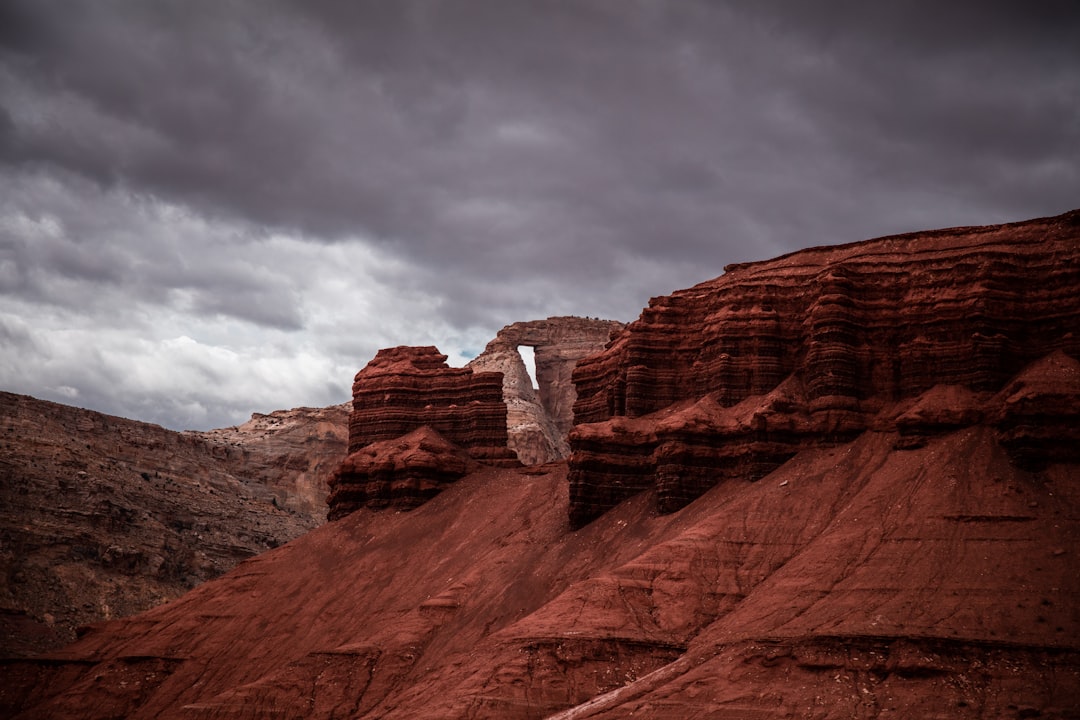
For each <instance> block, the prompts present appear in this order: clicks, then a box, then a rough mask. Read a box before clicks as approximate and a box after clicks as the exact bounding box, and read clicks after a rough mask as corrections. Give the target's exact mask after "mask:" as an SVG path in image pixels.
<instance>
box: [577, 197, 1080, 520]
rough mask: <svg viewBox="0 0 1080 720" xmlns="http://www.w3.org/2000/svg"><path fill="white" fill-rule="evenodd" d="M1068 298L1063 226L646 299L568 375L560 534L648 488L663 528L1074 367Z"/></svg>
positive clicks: (850, 254)
mask: <svg viewBox="0 0 1080 720" xmlns="http://www.w3.org/2000/svg"><path fill="white" fill-rule="evenodd" d="M1077 287H1080V212H1072V213H1068V214H1065V215H1062V216H1059V217H1054V218H1046V219H1040V220H1033V221H1029V222H1024V223H1014V224H1011V225H999V226H991V227H982V228H959V229H953V230H943V231H936V232H926V233H915V234H909V235H901V236H895V237H888V238H882V239H878V240H869V241H865V242H860V243H854V244H850V245H842V246H835V247H824V248H813V249H810V250H805V251H802V252H798V253H793V254H790V255H786V256H784V257H781V258H778V259H776V260H772V261H768V262H761V263H751V264H746V265H738V266H732V267H729V268H728V269H727V273H726V274H725V275H723V276H721V277H720V278H717V279H716V280H712V281H709V282H706V283H702V284H701V285H698V286H696V287H693V288H690V289H689V290H683V291H680V292H677V293H675V294H673V295H671V296H669V297H665V298H654V299H653V300H652V301H650V304H649V307H648V308H647V309H646V310H645V311H644V312H643V313H642V315H641V317H640V319H639V320H638V321H637V322H635V323H633V324H631V325H630V326H628V328H627V329H626V330H625V331H624V332H623V333H622V335H621V336H619V337H618V338H617V339H616V340H615V341H614V342H613V343H612V345H611V346H610V347H609V349H608V350H606V351H605V352H604V353H603V354H601V355H598V356H594V357H592V358H589V359H586V360H584V361H582V362H581V363H580V364H579V365H578V370H577V371H576V372H575V376H574V377H575V382H576V384H577V388H578V402H577V404H576V405H575V413H576V420H577V422H578V423H579V424H578V426H577V428H576V429H575V430H574V432H573V433H572V434H571V436H570V441H571V446H572V448H573V455H572V457H571V461H570V483H571V518H572V521H573V522H574V523H575V524H576V525H580V524H582V523H584V522H588V521H589V520H590V519H592V518H594V517H596V516H597V515H598V514H599V513H601V512H603V511H604V510H606V509H607V508H610V507H611V506H612V505H613V504H614V503H617V502H619V501H620V500H622V499H625V498H626V497H628V496H629V495H631V494H633V493H635V492H638V491H639V490H641V489H642V488H644V487H649V486H652V485H653V484H655V485H656V486H657V487H658V491H659V504H660V509H661V511H662V512H670V511H672V510H675V509H678V508H679V507H682V506H683V505H684V504H685V503H686V502H688V501H689V500H691V499H693V498H694V497H697V496H698V495H700V494H701V493H702V492H703V491H704V490H706V489H707V488H709V487H711V486H712V485H714V484H716V483H717V482H720V481H722V480H724V479H725V478H747V479H756V478H758V477H760V476H762V475H763V474H765V473H767V472H769V471H771V470H772V469H773V468H775V467H777V466H779V465H780V464H781V463H782V462H784V461H785V460H786V459H787V458H788V457H791V456H792V455H794V454H795V453H796V452H798V451H799V450H800V449H803V448H807V447H811V446H815V445H819V444H822V443H825V444H829V443H836V442H841V441H844V440H848V439H851V438H853V437H855V436H857V435H858V434H859V433H861V432H863V431H865V430H866V429H867V428H869V427H871V426H872V425H874V423H875V422H877V421H879V420H880V418H879V417H878V416H879V414H880V413H882V411H883V410H886V409H887V408H890V407H891V405H893V404H895V403H897V402H899V401H903V400H905V399H910V398H915V397H917V396H919V395H921V394H922V393H924V392H926V391H928V390H930V389H931V388H933V387H934V386H936V385H947V386H950V387H953V388H957V390H955V391H954V392H953V396H955V395H956V393H991V394H992V393H994V392H996V391H998V390H1000V389H1001V388H1002V386H1003V385H1004V383H1005V382H1006V381H1007V380H1008V379H1009V378H1010V377H1012V376H1014V375H1015V374H1016V373H1017V372H1018V371H1019V370H1020V369H1021V368H1023V367H1024V366H1025V365H1027V364H1028V363H1031V362H1033V361H1035V360H1037V359H1039V358H1041V357H1043V356H1044V355H1046V354H1048V353H1051V352H1054V351H1056V350H1060V351H1064V352H1067V353H1069V354H1070V355H1072V356H1073V357H1077V356H1080V297H1078V295H1077V292H1076V289H1077ZM953 396H949V397H950V398H953ZM927 402H930V400H927ZM1060 402H1067V400H1066V399H1061V400H1060ZM1036 405H1038V406H1039V407H1042V406H1043V403H1042V402H1041V401H1039V402H1036ZM1019 407H1020V406H1018V408H1019ZM970 410H971V411H970V412H962V411H959V412H956V413H953V414H952V415H950V416H949V417H939V420H940V422H937V421H935V422H936V424H937V425H938V426H939V429H944V428H955V427H959V426H961V425H963V424H970V423H971V422H974V421H975V420H976V419H977V418H978V417H981V415H980V412H979V410H978V408H975V407H972V408H970ZM1018 412H1021V413H1022V412H1023V411H1022V410H1018ZM939 416H940V413H939ZM919 418H920V416H919V415H918V412H917V411H916V414H914V415H908V416H905V417H903V418H901V419H899V424H900V426H901V427H902V428H905V430H904V432H905V434H906V435H907V436H912V435H913V434H914V428H916V427H921V428H923V429H931V426H933V425H934V424H935V422H922V421H920V419H919ZM634 419H641V421H640V422H632V421H633V420H634ZM920 423H921V424H920ZM1002 423H1003V427H1005V426H1009V427H1012V424H1015V425H1016V426H1017V427H1032V422H1027V421H1023V420H1021V419H1019V417H1016V418H1014V419H1013V420H1006V419H1003V420H1002ZM1068 423H1069V421H1065V422H1064V425H1063V426H1062V427H1060V428H1058V429H1057V430H1046V431H1045V432H1047V433H1049V434H1051V435H1053V436H1054V438H1058V437H1061V433H1062V432H1065V433H1066V434H1067V432H1068V431H1066V430H1065V429H1064V426H1067V425H1068ZM1035 424H1036V425H1038V423H1037V422H1036V423H1035ZM1016 432H1018V433H1020V434H1024V433H1025V432H1027V431H1022V430H1016ZM1040 432H1043V431H1040ZM1055 433H1056V434H1055ZM1026 437H1028V438H1029V439H1028V440H1027V441H1024V442H1027V443H1028V445H1029V446H1030V445H1031V444H1032V443H1035V445H1034V446H1038V445H1039V444H1050V445H1054V446H1055V447H1064V446H1065V445H1068V444H1069V443H1068V442H1065V441H1059V440H1057V439H1052V438H1051V439H1047V440H1046V441H1045V442H1044V441H1042V440H1039V441H1037V442H1036V441H1035V439H1034V435H1033V434H1032V433H1031V432H1027V435H1026ZM1068 437H1071V436H1068ZM902 442H912V443H913V444H918V442H919V441H918V440H917V439H909V440H906V441H902ZM1024 442H1021V441H1020V440H1017V441H1016V442H1014V443H1013V444H1014V445H1015V446H1016V447H1019V446H1020V445H1023V444H1024Z"/></svg>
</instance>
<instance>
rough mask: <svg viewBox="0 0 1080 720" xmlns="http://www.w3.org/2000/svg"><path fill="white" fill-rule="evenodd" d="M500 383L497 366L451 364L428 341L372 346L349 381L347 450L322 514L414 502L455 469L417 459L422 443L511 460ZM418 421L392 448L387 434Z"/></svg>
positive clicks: (393, 436)
mask: <svg viewBox="0 0 1080 720" xmlns="http://www.w3.org/2000/svg"><path fill="white" fill-rule="evenodd" d="M502 388H503V378H502V374H501V373H497V372H474V371H473V370H472V368H452V367H450V366H448V365H447V364H446V356H445V355H443V354H442V353H440V352H439V351H438V349H436V348H435V347H433V346H426V347H405V346H402V347H395V348H388V349H384V350H380V351H379V352H378V353H377V354H376V355H375V358H374V359H372V361H371V362H370V363H368V364H367V366H366V367H364V368H363V369H362V370H360V372H358V373H357V374H356V377H355V379H354V381H353V410H352V413H351V414H350V415H349V455H348V457H347V458H346V459H345V461H344V463H342V465H341V466H340V468H339V469H338V471H337V472H336V473H335V474H334V476H333V477H332V478H331V480H330V490H331V491H330V496H329V497H328V499H327V503H328V504H329V505H330V511H329V514H328V517H330V518H331V519H337V518H341V517H343V516H345V515H347V514H348V513H350V512H352V511H354V510H355V509H356V508H357V507H360V506H367V507H372V508H380V507H387V506H392V507H397V508H409V507H415V506H416V505H418V504H420V503H422V502H424V501H425V500H427V499H429V498H430V497H431V496H432V495H433V494H434V493H435V492H437V491H438V489H441V488H442V487H443V486H444V485H445V484H446V483H447V482H449V481H451V479H452V478H454V477H456V476H458V475H460V474H461V473H460V472H457V471H456V470H453V471H449V470H448V471H446V472H444V471H443V469H441V468H440V467H438V463H437V462H435V461H434V460H431V458H428V459H425V460H423V461H420V460H419V459H418V458H419V455H418V453H419V452H420V451H421V450H423V451H424V452H428V450H427V449H425V448H434V447H435V446H436V445H438V449H437V450H435V455H434V456H432V457H440V456H442V457H445V458H446V459H447V460H448V462H450V461H451V460H453V458H456V457H457V454H458V452H460V453H462V454H464V455H465V457H467V458H470V459H472V460H479V461H483V462H486V463H489V464H495V465H517V464H518V461H517V458H516V456H515V455H514V452H513V451H512V450H510V448H509V447H507V435H506V405H505V404H504V403H503V399H502ZM420 428H426V429H427V430H428V431H430V432H428V433H427V434H425V435H423V436H420V435H413V436H410V437H409V438H408V439H406V440H400V442H403V443H404V447H405V450H404V451H402V452H397V451H396V450H395V445H394V443H395V442H399V439H401V438H403V436H408V435H409V434H410V433H413V432H414V431H416V430H418V429H420ZM369 446H378V447H376V448H375V449H373V450H370V451H369V450H367V448H369ZM414 446H415V447H414ZM447 448H454V449H453V450H449V449H447ZM428 460H431V461H430V462H429V461H428ZM453 462H456V460H453ZM454 467H455V468H456V467H457V466H456V465H454ZM462 472H463V470H462Z"/></svg>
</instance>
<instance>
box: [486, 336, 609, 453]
mask: <svg viewBox="0 0 1080 720" xmlns="http://www.w3.org/2000/svg"><path fill="white" fill-rule="evenodd" d="M622 327H623V324H622V323H620V322H616V321H614V320H594V319H592V318H582V317H551V318H547V319H546V320H531V321H528V322H517V323H513V324H511V325H507V326H506V327H504V328H503V329H502V330H500V331H499V332H498V334H497V335H496V336H495V337H494V339H492V340H491V342H489V343H488V344H487V347H485V348H484V351H483V352H482V353H480V354H479V355H478V356H476V357H475V358H473V360H472V361H471V362H469V365H468V367H470V368H472V369H473V370H476V371H478V372H480V371H485V372H500V373H502V375H503V401H504V402H505V403H506V407H507V417H506V423H507V443H508V444H509V446H510V449H511V450H513V451H514V452H515V453H516V454H517V457H518V459H519V460H521V462H522V463H523V464H525V465H542V464H543V463H546V462H551V461H553V460H562V459H564V458H566V457H567V456H568V455H569V454H570V445H569V444H568V443H567V440H566V436H567V433H569V432H570V428H571V427H572V426H573V424H574V411H573V408H574V402H575V400H576V399H577V393H576V391H575V390H574V385H573V382H572V379H571V378H572V374H573V372H574V368H575V367H576V365H577V363H578V361H580V360H581V359H582V358H585V357H588V356H590V355H595V354H596V353H598V352H600V351H601V350H603V349H604V346H605V345H606V344H607V343H608V341H609V340H610V339H611V336H612V335H613V334H614V333H615V332H617V331H618V330H621V329H622ZM523 346H524V347H531V348H532V349H533V359H534V362H535V363H536V387H533V382H532V378H530V377H529V373H528V370H527V369H526V368H525V362H524V361H523V360H522V358H521V354H520V352H519V348H521V347H523Z"/></svg>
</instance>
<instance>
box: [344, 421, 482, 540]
mask: <svg viewBox="0 0 1080 720" xmlns="http://www.w3.org/2000/svg"><path fill="white" fill-rule="evenodd" d="M475 468H476V462H475V461H472V459H471V458H470V457H469V456H468V454H466V452H465V451H464V450H462V449H461V448H460V447H458V446H457V445H454V444H453V443H451V442H449V441H448V440H447V439H446V438H444V437H443V436H442V435H440V434H439V433H438V432H436V431H435V430H432V429H431V428H430V427H429V426H427V425H422V426H420V427H419V428H417V429H416V430H413V431H412V432H409V433H406V434H405V435H402V436H401V437H399V438H395V439H393V440H382V441H380V442H375V443H372V444H370V445H365V446H364V447H362V448H360V449H359V450H357V451H356V452H354V453H353V454H351V455H349V457H347V458H346V459H345V461H344V462H343V463H342V464H341V467H339V468H338V470H337V472H336V473H334V476H333V478H332V479H331V480H330V496H329V497H328V498H327V500H326V502H327V504H328V505H329V506H330V513H329V518H328V519H330V520H337V519H339V518H343V517H345V516H346V515H348V514H349V513H351V512H354V511H356V510H359V509H360V508H362V507H368V508H372V509H376V510H377V509H381V508H385V507H392V508H397V509H399V510H411V509H412V508H415V507H418V506H420V505H422V504H423V503H425V502H427V501H428V500H430V499H431V498H433V497H435V496H436V495H438V494H439V492H441V491H442V490H443V489H444V488H445V487H446V486H447V485H449V484H450V483H452V482H454V481H456V480H457V479H458V478H460V477H461V476H462V475H464V474H465V473H466V472H468V471H469V470H473V469H475Z"/></svg>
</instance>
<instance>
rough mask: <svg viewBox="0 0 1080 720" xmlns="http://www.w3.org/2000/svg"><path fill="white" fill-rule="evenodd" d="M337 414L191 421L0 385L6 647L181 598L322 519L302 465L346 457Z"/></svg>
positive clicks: (21, 648) (57, 639)
mask: <svg viewBox="0 0 1080 720" xmlns="http://www.w3.org/2000/svg"><path fill="white" fill-rule="evenodd" d="M336 414H340V411H337V412H335V410H334V409H333V408H327V409H324V410H319V411H314V410H310V409H300V410H296V411H281V412H279V413H275V414H274V416H272V417H273V418H275V419H276V420H277V423H278V425H280V426H290V427H291V426H295V425H296V423H297V421H298V418H306V419H310V418H312V417H313V416H318V417H321V418H322V419H323V422H324V425H325V427H322V426H320V425H319V424H318V423H316V424H315V425H309V426H308V430H310V431H312V432H313V433H314V434H313V435H311V436H308V434H307V432H308V431H297V430H295V429H294V430H290V431H286V432H278V431H277V430H274V429H264V428H263V427H262V426H263V424H264V423H265V422H266V418H267V417H268V416H259V417H258V418H256V419H254V420H253V421H252V423H248V424H246V425H245V426H241V428H232V429H228V430H224V431H214V432H211V433H178V432H173V431H171V430H166V429H164V428H162V427H160V426H157V425H151V424H148V423H141V422H136V421H133V420H127V419H124V418H119V417H114V416H110V415H104V414H101V413H96V412H92V411H90V410H83V409H80V408H74V407H69V406H66V405H59V404H57V403H51V402H47V401H43V400H37V399H35V398H31V397H27V396H23V395H13V394H11V393H0V438H2V439H0V543H2V545H0V577H3V578H4V582H3V586H2V595H0V607H2V610H0V613H2V618H3V624H2V627H0V633H2V636H0V646H2V652H0V654H3V655H10V654H20V653H25V652H31V651H34V650H41V649H44V648H48V647H51V646H55V645H57V644H59V643H63V642H68V641H70V640H73V639H74V638H75V628H76V627H78V626H80V625H83V624H86V623H89V622H94V621H98V620H101V619H108V618H113V617H119V616H123V615H130V614H134V613H136V612H139V611H142V610H145V609H147V608H149V607H152V606H153V605H156V604H159V603H161V602H164V601H166V600H170V599H172V598H176V597H179V596H180V595H182V594H183V593H185V592H187V591H188V590H190V589H191V588H192V587H194V586H195V585H197V584H198V583H200V582H203V581H205V580H207V579H209V578H213V577H217V576H218V575H220V574H222V573H223V572H225V571H227V570H229V569H231V568H232V567H233V566H234V565H236V563H237V562H239V561H240V560H242V559H243V558H247V557H251V556H252V555H256V554H258V553H260V552H263V551H265V550H267V549H269V548H272V547H276V546H278V545H280V544H282V543H285V542H286V541H288V540H291V539H293V538H295V537H297V536H299V535H301V534H303V533H304V532H305V531H307V530H309V529H311V528H313V527H315V526H316V525H318V524H319V523H320V522H322V512H323V510H322V508H320V510H319V514H318V515H315V514H314V513H313V512H304V508H305V507H306V506H307V505H306V503H307V501H306V499H305V498H304V496H303V495H301V494H300V493H299V492H298V489H299V486H298V483H299V482H300V480H299V479H298V477H297V475H296V474H294V468H300V467H309V468H310V467H313V466H314V467H317V466H319V465H320V464H321V463H324V462H326V461H327V458H329V457H335V459H340V457H341V454H343V452H344V448H345V442H344V438H343V437H342V436H341V433H339V432H337V431H334V430H333V429H332V426H334V425H335V423H339V422H340V423H341V427H342V429H343V428H344V424H343V422H342V420H343V418H341V420H337V419H335V415H336ZM260 418H261V419H260ZM320 428H321V429H320ZM302 437H303V438H307V439H306V440H301V438H302ZM286 438H287V439H286ZM321 484H322V487H323V488H325V487H326V484H325V479H324V480H323V481H322V483H321ZM313 492H320V491H319V490H313ZM321 492H323V493H325V490H322V491H321Z"/></svg>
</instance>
